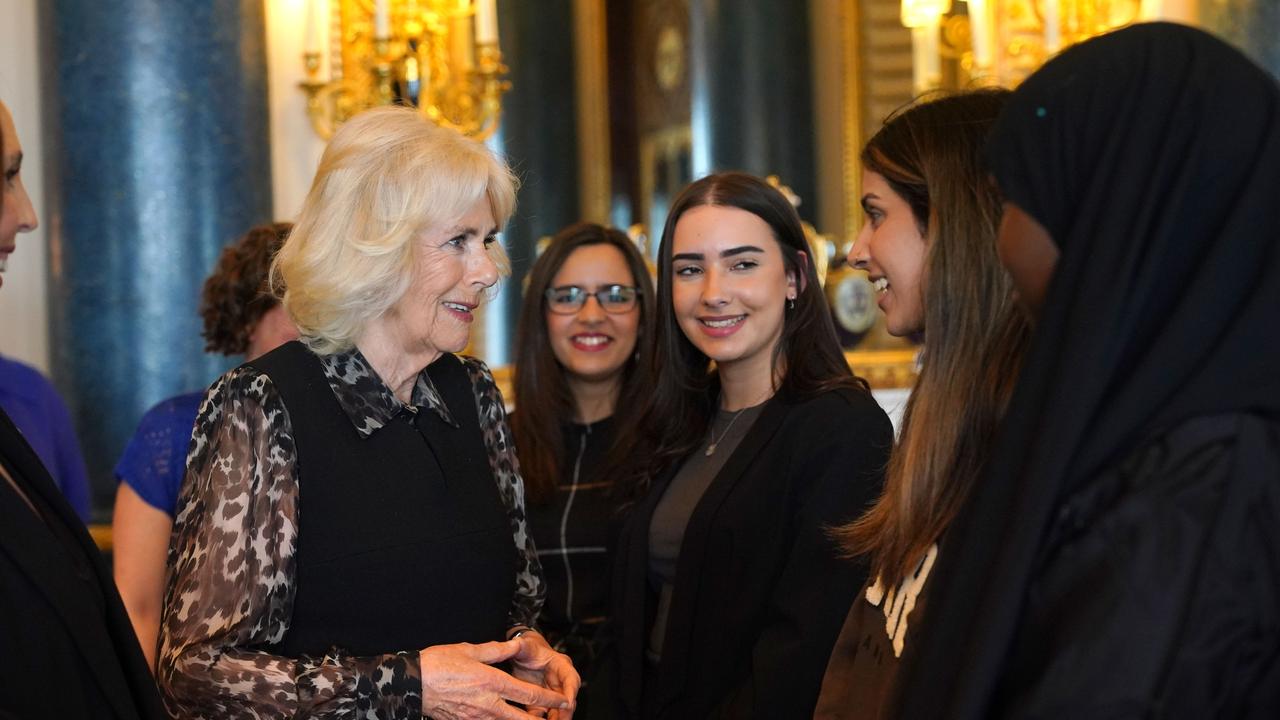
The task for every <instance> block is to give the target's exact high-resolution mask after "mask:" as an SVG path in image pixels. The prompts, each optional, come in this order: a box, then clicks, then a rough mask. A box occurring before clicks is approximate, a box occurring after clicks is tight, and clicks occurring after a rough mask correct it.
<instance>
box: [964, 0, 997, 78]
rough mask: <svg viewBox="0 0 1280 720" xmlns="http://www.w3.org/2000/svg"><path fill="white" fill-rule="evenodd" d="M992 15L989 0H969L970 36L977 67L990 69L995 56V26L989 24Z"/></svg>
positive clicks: (974, 61) (974, 62)
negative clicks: (992, 34) (993, 36)
mask: <svg viewBox="0 0 1280 720" xmlns="http://www.w3.org/2000/svg"><path fill="white" fill-rule="evenodd" d="M990 17H991V16H990V14H989V12H988V6H987V0H969V37H970V38H972V41H973V64H974V66H975V68H982V69H989V68H990V67H991V65H992V60H993V59H994V58H995V52H994V48H993V45H992V42H991V41H992V37H991V33H992V31H993V30H994V28H993V27H991V25H990V24H989V20H990ZM975 74H977V73H975Z"/></svg>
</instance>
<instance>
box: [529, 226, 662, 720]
mask: <svg viewBox="0 0 1280 720" xmlns="http://www.w3.org/2000/svg"><path fill="white" fill-rule="evenodd" d="M653 302H654V295H653V281H652V280H651V279H650V277H649V272H648V269H647V268H646V267H645V263H644V259H643V258H642V257H641V255H640V251H639V250H638V249H637V248H636V246H635V244H634V243H632V242H631V240H630V239H628V238H627V236H626V235H625V234H624V233H622V232H621V231H619V230H616V229H614V228H606V227H602V226H600V225H595V224H592V223H580V224H577V225H572V226H570V227H567V228H565V229H564V230H561V231H560V232H559V233H557V234H556V236H555V237H554V238H553V239H552V241H551V243H550V245H548V246H547V248H546V250H545V251H544V252H543V253H542V255H541V257H539V258H538V261H537V262H536V263H534V266H533V270H532V271H531V272H530V275H529V286H528V287H527V288H526V290H525V303H524V306H523V308H522V310H521V314H520V324H519V326H518V329H517V332H516V372H515V396H516V412H515V413H514V414H513V415H512V416H511V430H512V432H513V434H514V436H515V440H516V449H517V451H518V452H519V455H520V469H521V474H522V475H523V476H524V479H525V487H526V488H527V490H528V501H529V532H530V533H531V534H532V535H533V539H534V541H535V543H536V545H537V547H538V557H539V559H540V560H541V561H542V570H543V574H544V577H545V579H546V583H547V602H546V603H545V604H544V605H543V607H542V615H541V616H539V619H538V627H539V628H540V629H541V630H542V631H543V632H544V633H545V634H546V636H547V639H548V640H549V641H550V642H551V643H552V646H553V647H555V648H556V649H559V650H561V651H562V652H565V653H568V655H569V656H570V657H571V658H573V664H574V667H575V668H577V670H578V672H579V673H580V674H581V675H582V678H583V688H584V700H585V697H586V696H590V695H592V694H593V690H587V686H588V685H589V684H590V683H591V681H592V679H593V678H594V676H595V669H596V658H597V656H598V653H599V650H600V646H599V640H600V635H601V629H602V627H603V626H604V620H605V618H606V617H607V616H608V614H609V565H610V562H611V555H610V552H609V547H610V545H611V536H613V535H614V534H615V530H614V528H615V527H616V525H617V522H618V512H619V509H620V507H621V506H622V505H623V504H624V503H625V502H626V501H627V500H628V499H630V496H631V495H632V494H633V492H634V487H633V486H631V485H625V484H623V483H617V482H614V481H613V478H614V475H615V474H616V468H618V467H620V466H621V465H622V464H623V463H624V461H625V457H626V455H627V453H628V452H629V450H630V447H631V445H632V442H633V440H634V438H635V433H630V432H620V431H619V429H620V428H631V427H634V426H635V424H636V421H637V418H636V414H637V413H638V412H639V411H641V410H642V409H643V406H644V402H643V400H644V397H645V396H646V395H647V394H648V393H650V392H651V391H652V389H653V382H654V376H653V369H652V362H653V352H652V346H653V339H654V334H655V327H656V323H655V321H654V313H653ZM611 467H612V468H614V469H613V470H611V469H610V468H611ZM593 713H595V710H593V709H592V708H590V707H588V706H587V704H586V703H585V702H583V701H580V702H579V704H578V709H577V712H576V713H575V716H576V717H579V718H582V717H588V718H589V717H592V716H593ZM595 714H596V715H597V716H599V717H607V715H602V714H599V713H595Z"/></svg>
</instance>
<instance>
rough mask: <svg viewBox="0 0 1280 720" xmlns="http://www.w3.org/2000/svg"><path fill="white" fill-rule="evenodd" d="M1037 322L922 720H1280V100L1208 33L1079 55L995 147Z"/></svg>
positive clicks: (1018, 104)
mask: <svg viewBox="0 0 1280 720" xmlns="http://www.w3.org/2000/svg"><path fill="white" fill-rule="evenodd" d="M988 161H989V163H990V166H991V169H992V172H993V175H994V177H995V179H996V181H997V183H998V184H999V187H1000V190H1001V192H1002V193H1003V194H1004V197H1005V200H1006V203H1005V218H1004V221H1003V224H1002V227H1001V235H1000V239H999V244H1000V253H1001V256H1002V260H1003V261H1004V262H1005V264H1006V266H1007V267H1008V268H1009V270H1010V272H1011V274H1012V275H1013V277H1014V281H1015V285H1017V287H1018V290H1019V293H1020V295H1021V298H1022V300H1023V301H1024V302H1025V304H1026V305H1027V306H1028V307H1029V309H1031V310H1032V312H1033V314H1035V315H1036V316H1038V326H1037V329H1036V333H1035V337H1034V339H1033V341H1032V347H1031V351H1030V355H1029V357H1028V360H1027V363H1026V365H1025V366H1024V369H1023V372H1022V375H1021V377H1020V379H1019V384H1018V387H1017V389H1016V391H1015V394H1014V398H1013V400H1012V403H1011V405H1010V410H1009V413H1008V415H1007V416H1006V419H1005V423H1004V428H1003V430H1002V435H1001V440H1000V441H999V443H998V446H997V450H996V454H995V456H994V458H993V460H992V463H991V464H990V466H989V467H988V471H987V473H986V474H985V477H984V478H983V479H982V480H980V481H979V483H978V485H977V492H976V493H975V495H974V498H973V501H972V502H971V503H970V506H969V507H968V508H967V510H966V511H965V512H963V513H962V515H961V517H960V518H958V519H957V522H956V523H955V524H954V525H953V527H952V530H951V532H950V533H949V536H948V538H947V540H948V544H949V546H951V547H954V548H956V549H957V551H956V552H954V553H951V554H949V555H946V556H944V557H942V558H940V559H939V565H938V567H937V568H935V570H934V573H935V578H934V580H933V584H932V586H931V587H930V588H929V589H928V591H927V592H929V593H930V594H931V595H936V596H937V597H938V598H939V599H941V600H942V601H943V602H944V603H945V607H946V608H947V611H946V613H936V614H932V615H931V616H930V617H927V618H926V619H925V621H924V624H923V625H922V627H921V634H920V637H919V640H918V642H917V643H916V644H915V645H914V646H913V647H909V648H908V652H907V655H906V656H904V658H903V667H902V671H901V674H900V676H899V685H898V687H897V688H896V705H897V710H898V712H899V715H900V716H901V717H910V718H935V717H947V718H960V719H967V718H980V717H1041V718H1049V717H1054V718H1057V717H1062V718H1067V717H1072V718H1074V717H1091V718H1092V717H1107V718H1110V717H1168V716H1176V717H1197V718H1199V717H1233V718H1235V717H1254V716H1258V717H1261V716H1265V717H1272V718H1274V717H1277V710H1278V709H1280V329H1278V328H1280V317H1278V316H1280V89H1278V88H1277V84H1276V81H1275V79H1274V78H1272V77H1271V76H1269V75H1268V74H1267V73H1266V72H1264V71H1263V70H1261V69H1260V68H1258V67H1257V66H1256V65H1254V64H1253V63H1251V62H1250V61H1248V60H1247V59H1245V57H1244V56H1243V55H1241V54H1240V53H1239V52H1237V51H1236V50H1234V49H1232V48H1231V47H1229V46H1227V45H1226V44H1224V43H1222V42H1220V41H1218V40H1216V39H1214V38H1213V37H1212V36H1210V35H1207V34H1205V33H1203V32H1200V31H1198V30H1193V29H1191V28H1186V27H1180V26H1176V25H1169V24H1151V25H1138V26H1133V27H1130V28H1127V29H1125V30H1121V31H1118V32H1115V33H1112V34H1110V35H1107V36H1103V37H1101V38H1097V39H1094V40H1091V41H1088V42H1085V43H1083V44H1081V45H1078V46H1076V47H1074V48H1071V49H1069V50H1067V51H1065V52H1064V53H1062V55H1060V56H1059V57H1058V58H1056V59H1055V60H1053V61H1051V62H1050V63H1048V64H1047V65H1045V67H1044V68H1043V69H1042V70H1040V71H1039V72H1037V73H1036V74H1034V75H1033V76H1032V77H1031V78H1029V79H1028V80H1027V81H1026V82H1025V83H1024V84H1023V85H1022V86H1021V87H1020V88H1019V89H1018V91H1017V92H1016V93H1015V94H1014V96H1013V98H1012V99H1011V100H1010V101H1009V103H1008V104H1007V105H1006V107H1005V110H1004V111H1003V113H1002V115H1001V117H1000V119H999V120H998V121H997V124H996V128H995V130H994V131H993V133H992V135H991V139H990V142H989V146H988Z"/></svg>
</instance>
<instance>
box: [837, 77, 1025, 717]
mask: <svg viewBox="0 0 1280 720" xmlns="http://www.w3.org/2000/svg"><path fill="white" fill-rule="evenodd" d="M1008 95H1009V93H1008V91H1005V90H981V91H975V92H967V93H959V94H955V95H948V96H941V97H934V98H931V99H929V100H925V101H922V102H919V103H916V104H914V105H911V106H908V107H907V108H905V109H904V110H902V111H901V112H898V113H896V114H895V115H893V116H890V118H889V119H888V120H886V121H885V125H884V127H882V128H881V129H880V130H879V131H878V132H877V133H876V134H875V135H874V136H873V137H872V138H871V140H869V141H868V142H867V146H866V148H865V149H864V150H863V153H862V162H863V196H862V198H861V200H862V206H863V209H864V211H865V213H866V222H865V223H864V224H863V227H862V230H861V231H860V232H859V233H858V238H857V240H856V241H855V243H854V247H853V249H852V250H851V252H850V258H851V259H852V260H853V261H854V263H855V265H856V266H857V267H860V268H863V269H865V270H866V271H867V273H868V274H869V275H870V277H871V279H872V281H873V282H875V283H876V287H877V290H878V292H879V305H880V309H881V310H882V311H883V312H884V314H885V318H886V320H887V324H888V327H889V331H890V332H891V333H893V334H894V335H912V334H923V337H924V350H923V354H922V356H921V372H920V377H919V379H918V380H917V382H916V386H915V388H914V390H913V391H912V393H911V397H910V399H909V400H908V401H907V406H906V411H905V412H904V414H903V421H902V427H901V431H900V433H899V437H898V443H897V445H896V446H895V447H894V450H893V454H892V455H891V457H890V459H889V465H888V470H887V473H886V477H885V489H884V493H883V494H882V495H881V497H880V498H879V499H878V500H877V502H876V503H875V505H874V506H873V507H872V508H871V509H870V510H869V511H868V512H867V513H866V514H865V515H863V516H862V517H861V518H859V519H858V520H857V521H856V522H854V523H850V524H849V525H846V526H844V527H843V528H841V529H840V530H839V531H838V535H839V537H840V538H841V539H842V540H843V541H844V543H845V547H846V549H847V550H848V552H849V554H850V555H854V556H858V555H865V556H867V557H869V558H870V563H871V569H872V582H870V583H869V584H868V587H867V588H865V589H864V591H863V592H862V593H860V594H859V596H858V599H857V601H856V602H855V603H853V605H852V607H850V608H849V615H848V618H847V619H846V622H845V626H844V628H843V630H842V631H841V635H840V639H839V640H838V641H837V642H836V647H835V649H834V650H833V652H832V655H831V660H830V662H829V664H828V667H827V674H826V677H825V679H824V681H823V687H822V696H821V698H820V699H819V701H818V708H817V713H816V714H815V716H816V717H820V718H823V719H824V720H825V719H828V718H868V719H870V718H880V717H883V716H884V714H885V709H884V703H885V702H886V699H887V693H888V691H889V688H890V687H891V685H892V681H893V679H894V677H895V674H896V672H897V668H898V662H899V661H898V658H899V657H900V656H901V655H902V653H903V652H904V649H905V647H906V646H909V645H910V644H911V643H912V641H913V639H914V634H913V633H914V632H915V631H916V628H917V625H918V622H919V621H920V620H921V616H922V615H924V614H925V613H926V612H931V611H933V610H931V608H930V607H926V606H925V603H924V599H923V595H922V593H923V591H924V589H925V585H926V582H928V581H929V577H930V572H931V570H932V567H933V563H934V561H935V560H936V559H937V557H938V556H939V553H940V552H941V553H946V552H947V551H948V548H947V547H945V546H943V547H940V539H941V537H942V535H943V533H944V532H945V531H946V529H947V528H948V526H949V525H950V523H951V521H952V519H953V518H954V517H955V515H956V513H957V512H959V510H960V506H961V505H962V504H963V503H964V502H965V501H966V500H967V499H968V497H969V495H970V492H971V491H972V488H973V486H974V483H975V482H976V478H977V476H978V474H979V472H980V471H981V470H982V467H983V465H984V463H985V462H986V460H987V459H988V458H989V456H990V453H991V445H992V442H993V436H994V434H995V431H996V427H997V426H998V424H999V422H1000V418H1001V417H1002V416H1003V414H1004V411H1005V408H1006V406H1007V404H1008V402H1009V396H1010V394H1011V393H1012V391H1013V386H1014V383H1015V382H1016V381H1017V373H1018V368H1019V366H1020V363H1021V360H1022V356H1023V354H1024V352H1025V350H1026V347H1027V338H1028V336H1029V333H1030V330H1029V323H1028V320H1027V318H1026V316H1025V315H1024V314H1023V313H1022V312H1020V311H1019V310H1018V308H1017V307H1016V306H1015V304H1014V302H1013V285H1012V283H1011V282H1010V278H1009V277H1008V275H1007V274H1006V273H1005V272H1004V269H1003V268H1002V267H1001V266H1000V262H999V258H998V257H997V255H996V246H995V237H996V226H997V224H998V222H999V218H1000V198H999V195H998V193H997V192H996V190H995V187H994V186H993V185H992V184H991V183H990V182H989V181H988V180H987V178H986V171H985V170H984V168H983V164H982V148H983V142H984V140H985V138H986V136H987V133H988V132H989V131H990V129H991V127H992V125H993V124H994V123H995V120H996V117H997V115H998V114H999V112H1000V109H1001V108H1002V107H1003V106H1004V103H1005V100H1006V99H1007V98H1008ZM930 604H931V605H935V606H937V607H945V606H946V598H945V597H938V596H936V595H932V596H930ZM937 612H942V610H937ZM891 620H892V621H891Z"/></svg>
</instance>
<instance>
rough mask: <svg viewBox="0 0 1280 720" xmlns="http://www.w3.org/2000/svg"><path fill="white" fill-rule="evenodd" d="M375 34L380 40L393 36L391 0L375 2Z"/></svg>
mask: <svg viewBox="0 0 1280 720" xmlns="http://www.w3.org/2000/svg"><path fill="white" fill-rule="evenodd" d="M373 36H374V37H375V38H377V39H379V40H385V39H387V38H390V37H391V0H376V2H375V3H374V5H373Z"/></svg>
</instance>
